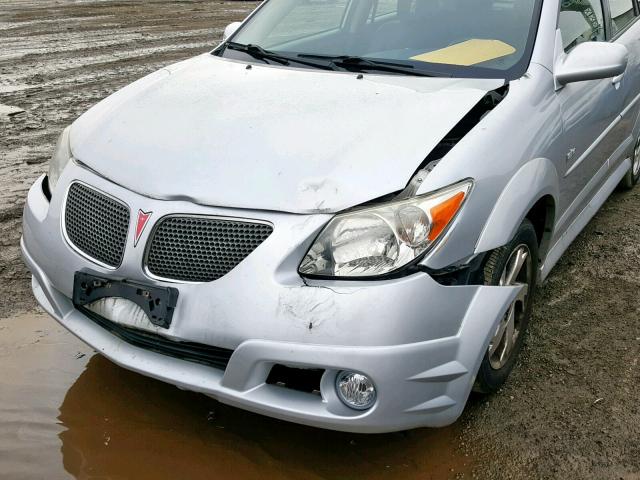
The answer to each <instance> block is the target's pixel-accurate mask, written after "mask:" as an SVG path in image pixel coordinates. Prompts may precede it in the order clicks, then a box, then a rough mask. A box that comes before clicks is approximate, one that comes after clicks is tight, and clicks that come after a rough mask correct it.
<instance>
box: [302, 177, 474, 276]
mask: <svg viewBox="0 0 640 480" xmlns="http://www.w3.org/2000/svg"><path fill="white" fill-rule="evenodd" d="M471 186H472V181H471V180H467V181H464V182H462V183H459V184H456V185H453V186H451V187H448V188H446V189H443V190H440V191H438V192H435V193H432V194H428V195H422V196H419V197H414V198H411V199H408V200H402V201H397V202H391V203H387V204H384V205H380V206H377V207H372V208H366V209H362V210H358V211H354V212H350V213H345V214H341V215H336V216H335V217H334V218H333V219H332V220H331V221H330V222H329V224H328V225H327V226H326V227H325V229H324V230H323V231H322V232H321V233H320V235H319V236H318V238H317V239H316V241H315V242H314V244H313V245H312V246H311V248H310V249H309V252H307V254H306V256H305V257H304V260H303V261H302V263H301V264H300V269H299V271H300V273H301V274H302V275H307V276H325V277H352V278H353V277H371V276H378V275H385V274H388V273H390V272H393V271H395V270H398V269H399V268H401V267H403V266H405V265H407V264H408V263H411V262H412V261H413V260H415V259H416V258H418V257H420V256H421V255H422V254H424V253H425V252H426V251H427V250H429V249H430V248H431V247H432V246H433V245H434V244H435V243H436V241H437V240H438V239H439V238H440V237H442V234H443V232H444V231H445V230H446V228H447V227H448V226H449V225H450V224H451V221H452V220H453V219H454V218H455V216H456V214H457V213H458V212H459V211H460V208H461V207H462V205H463V203H464V201H465V200H466V198H467V196H468V194H469V191H470V190H471Z"/></svg>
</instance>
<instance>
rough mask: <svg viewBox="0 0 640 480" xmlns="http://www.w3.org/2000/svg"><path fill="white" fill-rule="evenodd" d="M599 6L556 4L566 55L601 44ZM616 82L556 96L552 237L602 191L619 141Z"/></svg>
mask: <svg viewBox="0 0 640 480" xmlns="http://www.w3.org/2000/svg"><path fill="white" fill-rule="evenodd" d="M630 1H631V0H630ZM605 6H606V4H604V5H603V4H602V3H601V0H562V1H561V6H560V13H559V17H558V26H559V29H560V32H561V35H562V43H563V48H564V50H565V52H566V53H569V52H571V50H572V49H573V48H575V47H576V46H577V45H578V44H580V43H582V42H587V41H602V42H604V41H607V39H608V37H607V34H608V32H607V30H608V27H606V25H607V18H608V17H607V16H606V14H605V12H606V10H605ZM620 80H624V78H623V79H619V78H618V79H615V82H614V79H611V78H607V79H602V80H590V81H584V82H577V83H571V84H568V85H566V86H564V87H563V88H561V89H560V90H558V91H557V93H556V95H557V98H558V100H559V102H560V104H561V107H562V117H563V118H562V119H563V124H564V133H565V140H566V158H565V159H564V163H565V164H564V171H563V172H562V175H563V181H562V188H561V197H560V201H561V204H562V205H561V209H562V211H563V214H562V216H561V218H560V219H559V223H558V225H557V229H558V233H562V232H563V231H564V230H565V229H566V228H567V227H568V226H569V225H570V224H571V221H572V220H573V219H574V218H575V217H576V216H577V215H578V214H579V213H580V212H581V211H582V209H583V208H584V206H585V205H586V204H587V203H588V202H589V200H590V198H591V196H592V195H593V193H595V192H596V191H597V189H598V188H599V187H600V186H601V185H602V183H603V182H604V180H605V179H606V176H607V166H608V162H607V160H608V159H609V157H610V156H611V155H612V154H613V153H614V151H615V150H616V149H617V148H618V146H619V145H620V143H621V142H622V141H623V139H624V131H623V127H622V125H621V124H620V123H621V122H619V121H618V120H619V116H620V112H621V110H622V106H623V103H624V97H625V96H624V90H623V89H622V88H621V87H622V81H620Z"/></svg>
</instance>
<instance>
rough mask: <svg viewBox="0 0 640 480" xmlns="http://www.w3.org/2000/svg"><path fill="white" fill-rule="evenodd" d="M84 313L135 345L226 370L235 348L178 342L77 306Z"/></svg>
mask: <svg viewBox="0 0 640 480" xmlns="http://www.w3.org/2000/svg"><path fill="white" fill-rule="evenodd" d="M77 308H78V310H80V311H81V312H82V313H83V314H85V315H86V316H87V317H88V318H89V319H90V320H92V321H93V322H94V323H96V324H97V325H99V326H101V327H102V328H104V329H105V330H107V331H108V332H110V333H111V334H113V335H115V336H116V337H118V338H121V339H122V340H124V341H125V342H127V343H128V344H130V345H133V346H135V347H139V348H143V349H145V350H150V351H152V352H156V353H160V354H162V355H167V356H169V357H174V358H179V359H181V360H187V361H189V362H196V363H202V364H204V365H208V366H210V367H215V368H219V369H222V370H224V369H225V368H227V364H228V363H229V359H230V358H231V355H232V354H233V350H229V349H226V348H220V347H212V346H211V345H204V344H202V343H195V342H177V341H173V340H169V339H167V338H164V337H162V336H160V335H156V334H154V333H148V332H143V331H142V330H138V329H135V328H131V327H125V326H123V325H120V324H118V323H115V322H112V321H111V320H107V319H106V318H104V317H102V316H100V315H98V314H97V313H95V312H92V311H91V310H88V309H86V308H84V307H77Z"/></svg>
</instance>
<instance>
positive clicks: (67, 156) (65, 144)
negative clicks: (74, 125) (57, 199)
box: [47, 126, 71, 192]
mask: <svg viewBox="0 0 640 480" xmlns="http://www.w3.org/2000/svg"><path fill="white" fill-rule="evenodd" d="M70 130H71V127H70V126H69V127H67V128H65V129H64V130H63V131H62V134H60V137H58V143H56V149H55V150H54V152H53V156H52V157H51V160H49V173H48V175H47V177H48V179H49V190H50V191H51V192H53V189H54V188H56V184H57V183H58V179H59V178H60V174H61V173H62V171H63V170H64V167H66V166H67V163H69V160H71V146H70V145H69V131H70Z"/></svg>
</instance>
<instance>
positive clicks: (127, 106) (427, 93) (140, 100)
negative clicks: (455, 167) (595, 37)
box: [71, 54, 503, 213]
mask: <svg viewBox="0 0 640 480" xmlns="http://www.w3.org/2000/svg"><path fill="white" fill-rule="evenodd" d="M502 83H503V82H501V81H499V80H460V79H458V80H453V79H441V78H424V77H408V76H395V75H365V76H364V79H357V78H356V75H355V74H350V73H341V72H340V73H339V72H325V71H318V70H311V69H290V68H282V67H273V66H266V65H265V66H262V65H255V66H253V68H251V69H249V70H247V68H246V65H245V64H243V63H241V62H236V61H231V60H226V59H222V58H218V57H215V56H213V55H209V54H207V55H202V56H199V57H195V58H193V59H190V60H187V61H185V62H181V63H179V64H176V65H173V66H171V67H168V68H165V69H162V70H159V71H158V72H155V73H154V74H151V75H149V76H147V77H145V78H143V79H141V80H139V81H137V82H135V83H133V84H131V85H129V86H128V87H126V88H124V89H122V90H120V91H119V92H117V93H115V94H114V95H112V96H110V97H109V98H107V99H106V100H103V101H102V102H100V103H99V104H98V105H96V106H95V107H93V108H92V109H90V110H89V111H87V112H86V113H85V114H84V115H82V116H81V117H80V118H79V119H78V120H77V121H76V122H75V123H74V124H73V127H72V129H71V149H72V152H73V155H74V157H75V158H77V159H78V160H79V161H80V162H82V163H84V164H85V165H87V166H88V167H90V168H91V169H93V170H95V171H96V172H98V173H99V174H101V175H103V176H104V177H106V178H108V179H110V180H112V181H113V182H115V183H117V184H119V185H122V186H124V187H126V188H128V189H130V190H133V191H136V192H138V193H141V194H143V195H147V196H149V197H153V198H158V199H167V200H178V199H183V200H189V201H193V202H195V203H198V204H203V205H215V206H223V207H236V208H250V209H268V210H278V211H287V212H294V213H309V212H335V211H339V210H342V209H345V208H348V207H351V206H354V205H357V204H360V203H362V202H365V201H368V200H371V199H374V198H377V197H380V196H382V195H385V194H388V193H392V192H394V191H398V190H401V189H403V188H404V187H405V186H406V184H407V182H408V181H409V180H410V178H411V176H412V174H413V173H414V172H415V170H416V168H417V167H418V166H419V165H420V163H421V162H422V161H423V160H424V158H425V157H426V156H427V154H428V153H429V152H430V151H431V150H432V149H433V148H434V147H435V146H436V145H437V143H438V142H439V141H440V140H441V139H442V138H443V137H444V136H445V135H446V134H447V133H448V132H449V131H450V130H451V128H452V127H453V126H454V125H455V124H456V123H457V122H458V121H459V120H460V119H461V118H462V117H463V116H464V115H465V114H466V113H467V112H468V111H469V110H470V109H471V108H472V107H473V106H474V105H475V104H476V103H477V102H478V101H479V100H480V99H481V98H482V97H483V96H484V95H485V93H486V92H487V91H488V90H491V89H494V88H497V87H498V86H500V85H501V84H502Z"/></svg>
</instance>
